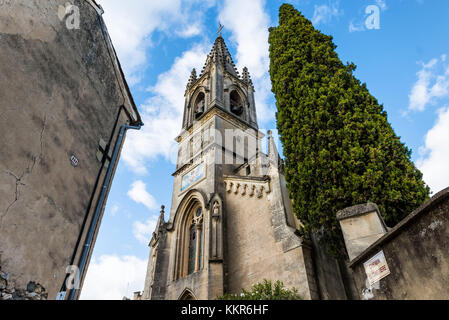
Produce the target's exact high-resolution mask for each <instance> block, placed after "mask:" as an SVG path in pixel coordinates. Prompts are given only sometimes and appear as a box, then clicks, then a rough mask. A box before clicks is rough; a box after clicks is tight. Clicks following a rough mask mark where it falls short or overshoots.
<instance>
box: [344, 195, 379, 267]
mask: <svg viewBox="0 0 449 320" xmlns="http://www.w3.org/2000/svg"><path fill="white" fill-rule="evenodd" d="M337 220H338V221H339V222H340V227H341V230H342V232H343V238H344V240H345V245H346V250H347V252H348V255H349V260H353V259H354V258H356V257H357V256H358V255H359V254H361V253H362V252H363V251H364V250H365V249H367V248H368V247H369V246H370V245H372V244H373V243H374V242H376V241H377V240H378V239H379V238H381V237H382V236H383V235H384V234H385V233H387V231H388V228H387V226H386V225H385V222H384V221H383V219H382V216H381V215H380V211H379V208H378V207H377V205H376V204H374V203H366V204H359V205H356V206H352V207H349V208H346V209H343V210H341V211H339V212H338V213H337Z"/></svg>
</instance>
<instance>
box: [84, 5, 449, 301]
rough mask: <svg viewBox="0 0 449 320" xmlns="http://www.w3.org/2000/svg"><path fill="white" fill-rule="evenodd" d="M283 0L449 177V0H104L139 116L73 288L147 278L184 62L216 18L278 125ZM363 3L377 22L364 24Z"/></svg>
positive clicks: (261, 107)
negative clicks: (275, 49)
mask: <svg viewBox="0 0 449 320" xmlns="http://www.w3.org/2000/svg"><path fill="white" fill-rule="evenodd" d="M284 2H287V3H291V4H293V5H294V6H295V7H296V8H297V9H298V10H300V11H301V12H302V13H303V14H304V15H305V16H306V17H307V18H308V19H310V20H312V22H313V24H314V26H315V27H316V28H318V29H319V30H321V31H322V32H324V33H326V34H329V35H332V36H333V37H334V42H335V44H336V45H337V46H338V48H337V52H338V54H339V56H340V58H341V60H342V61H344V62H346V61H352V62H354V63H355V64H356V65H357V66H358V68H357V71H356V73H355V74H356V76H357V78H359V79H360V80H361V81H362V82H365V83H366V84H367V86H368V88H369V90H370V92H371V93H372V94H373V95H374V96H375V97H376V98H377V99H378V100H379V102H380V103H383V104H384V107H385V109H386V110H387V112H388V119H389V122H390V123H391V124H392V126H393V128H394V130H395V131H396V133H397V134H398V135H399V136H400V137H401V139H402V141H403V142H404V143H406V144H407V146H408V147H410V148H411V149H412V150H413V154H412V159H413V161H414V162H415V164H416V165H417V166H418V167H419V168H420V169H421V170H422V172H423V173H424V179H425V181H426V182H427V183H428V184H429V185H430V187H431V188H432V190H433V191H434V192H438V191H440V190H441V189H443V188H444V187H446V186H448V185H449V169H448V168H447V165H446V162H447V159H448V158H449V143H448V141H449V56H446V55H449V35H448V30H449V19H448V17H449V1H447V0H394V1H393V0H357V1H355V0H352V1H342V0H341V1H338V0H313V1H312V0H296V1H278V0H268V1H263V0H222V1H216V0H201V1H200V0H190V1H181V0H165V1H154V0H132V1H123V0H100V1H99V3H100V4H101V5H102V6H103V8H104V10H105V14H104V19H105V21H106V24H107V26H108V30H109V33H110V35H111V37H112V40H113V43H114V45H115V48H116V50H117V53H118V56H119V59H120V61H121V64H122V66H123V68H124V70H125V74H126V77H127V80H128V82H129V84H130V88H131V92H132V94H133V96H134V99H135V101H136V104H137V106H138V108H139V110H140V112H141V114H142V116H143V119H144V122H145V127H144V128H143V129H142V131H140V132H129V134H128V137H127V140H126V144H125V147H124V150H123V153H122V157H121V161H120V164H119V166H118V169H117V172H116V175H115V179H114V182H113V186H112V189H111V192H110V195H109V199H108V203H107V206H106V211H105V215H104V218H103V221H102V224H101V228H100V233H99V237H98V239H97V243H96V246H95V249H94V253H93V260H92V262H91V265H90V267H89V271H88V274H87V277H86V281H85V287H84V290H83V293H82V296H81V298H84V299H88V298H89V299H121V298H122V297H123V296H124V295H126V296H131V295H132V292H134V291H140V290H142V289H143V284H144V283H143V282H144V277H145V273H146V264H147V259H148V254H149V248H148V241H149V240H150V237H151V233H152V231H153V228H154V226H155V223H156V221H157V217H158V215H159V210H160V205H161V204H164V205H165V206H166V212H167V214H166V217H167V216H168V215H169V210H170V202H171V192H172V183H173V177H172V176H171V174H172V173H173V171H174V168H175V161H176V153H177V147H176V143H175V141H174V138H175V137H176V135H177V134H178V133H179V132H180V129H181V117H182V111H183V106H184V90H185V86H186V84H187V80H188V78H189V75H190V71H191V69H192V68H194V67H195V68H196V69H197V71H198V72H199V71H201V69H202V67H203V65H204V62H205V60H206V55H207V53H208V52H209V51H210V49H211V47H212V44H213V42H214V40H215V38H216V36H217V34H216V32H217V29H218V22H219V21H220V22H221V23H222V24H223V25H224V30H223V33H222V34H223V37H224V39H225V41H226V43H227V45H228V48H229V50H230V52H231V54H232V55H233V57H234V61H235V62H236V64H237V67H238V69H239V71H240V72H241V69H242V68H243V66H247V67H248V69H249V72H250V74H251V76H252V79H253V82H254V84H255V88H256V108H257V112H258V119H259V126H260V128H263V129H273V128H276V125H275V119H274V112H275V101H274V98H273V95H272V93H271V83H270V79H269V74H268V68H269V58H268V43H267V39H268V27H270V26H276V25H277V23H278V9H279V6H280V5H281V4H282V3H284ZM370 5H371V6H373V5H374V6H376V8H377V10H378V12H379V19H380V20H379V25H378V26H377V25H372V24H369V23H368V24H367V23H366V20H367V19H369V18H370V16H372V13H373V12H374V11H372V10H371V11H368V12H369V13H368V14H367V13H366V9H367V7H368V6H370ZM81 18H82V17H81ZM373 26H374V27H376V28H371V27H373ZM369 27H370V28H369ZM377 27H378V28H377ZM446 181H447V182H446Z"/></svg>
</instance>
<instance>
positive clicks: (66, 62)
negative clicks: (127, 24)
mask: <svg viewBox="0 0 449 320" xmlns="http://www.w3.org/2000/svg"><path fill="white" fill-rule="evenodd" d="M65 3H66V1H65V0H48V1H41V0H15V1H2V2H1V4H0V137H1V138H0V155H1V156H0V264H1V267H2V269H3V270H8V272H10V282H11V283H14V284H15V285H17V286H18V287H26V285H27V283H28V281H30V280H33V281H36V282H39V283H41V284H42V285H43V286H44V287H45V288H46V289H47V291H48V294H49V296H48V297H49V299H54V298H55V297H56V293H57V292H58V291H59V288H60V286H61V284H62V283H63V280H64V277H65V269H66V267H67V266H68V265H69V264H70V260H71V258H72V254H73V251H74V247H75V244H76V241H77V239H78V236H79V234H80V230H81V226H82V224H83V220H84V218H85V216H86V212H87V208H88V204H89V200H90V197H91V195H92V193H93V192H94V186H95V182H96V179H97V176H101V174H103V175H104V172H105V170H102V163H101V162H99V161H98V160H97V158H96V153H97V151H98V144H99V141H100V138H101V139H103V140H104V141H106V142H110V140H111V136H112V133H113V132H112V131H113V128H114V124H115V121H116V119H117V115H118V112H119V107H120V106H121V105H125V106H126V107H127V108H128V109H129V108H130V106H129V104H128V101H126V99H125V98H124V94H123V90H122V89H123V88H121V85H123V84H122V83H120V81H119V80H118V78H120V75H119V74H118V73H117V69H116V68H114V64H113V61H112V59H111V51H110V50H108V47H107V42H106V40H105V39H106V38H105V36H104V33H103V31H102V26H101V24H100V20H99V16H98V14H97V11H96V10H95V9H94V8H93V7H92V6H91V5H90V4H89V3H88V2H87V1H81V0H78V1H73V3H74V4H75V5H77V6H78V7H79V9H80V18H81V19H80V22H81V24H80V29H73V30H69V29H68V28H66V24H65V20H63V21H60V19H59V18H58V8H59V6H60V5H64V4H65ZM124 121H125V119H124V118H123V117H122V118H121V119H120V120H119V125H120V124H121V123H123V122H124ZM72 154H74V155H76V157H77V158H78V159H79V165H78V166H77V167H73V166H72V165H71V163H70V157H71V155H72ZM94 200H95V199H94ZM94 204H95V201H94Z"/></svg>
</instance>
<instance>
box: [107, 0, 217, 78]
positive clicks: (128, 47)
mask: <svg viewBox="0 0 449 320" xmlns="http://www.w3.org/2000/svg"><path fill="white" fill-rule="evenodd" d="M214 2H215V1H214V0H209V1H200V0H190V1H181V0H164V1H154V0H133V1H132V4H130V2H129V1H123V0H100V1H99V3H100V4H101V6H102V7H103V8H104V11H105V13H104V20H105V22H106V25H107V27H108V31H109V34H110V36H111V38H112V42H113V43H114V47H115V49H116V50H117V54H118V56H119V59H120V62H121V64H122V66H123V69H124V71H125V74H126V76H127V79H128V80H129V82H130V83H131V84H135V83H137V82H139V81H140V77H141V76H142V75H143V70H144V67H145V66H146V65H147V63H148V61H147V54H146V50H147V49H148V48H149V47H150V46H151V45H153V43H152V38H151V36H152V33H153V32H154V31H161V32H164V33H166V34H167V35H177V36H181V37H192V36H196V35H198V34H200V33H201V32H202V30H203V24H204V20H205V19H204V13H205V11H206V10H207V9H208V8H209V7H211V6H212V5H213V4H214Z"/></svg>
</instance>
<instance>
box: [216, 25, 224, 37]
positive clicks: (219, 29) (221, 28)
mask: <svg viewBox="0 0 449 320" xmlns="http://www.w3.org/2000/svg"><path fill="white" fill-rule="evenodd" d="M218 25H219V28H218V32H217V33H218V36H220V37H221V30H223V25H222V24H221V23H218Z"/></svg>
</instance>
